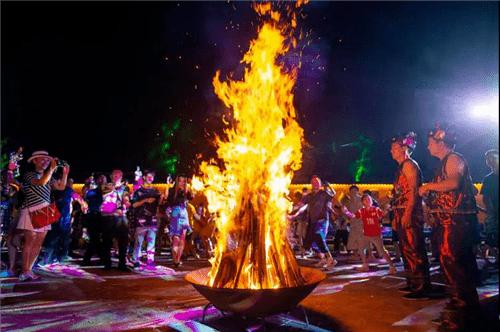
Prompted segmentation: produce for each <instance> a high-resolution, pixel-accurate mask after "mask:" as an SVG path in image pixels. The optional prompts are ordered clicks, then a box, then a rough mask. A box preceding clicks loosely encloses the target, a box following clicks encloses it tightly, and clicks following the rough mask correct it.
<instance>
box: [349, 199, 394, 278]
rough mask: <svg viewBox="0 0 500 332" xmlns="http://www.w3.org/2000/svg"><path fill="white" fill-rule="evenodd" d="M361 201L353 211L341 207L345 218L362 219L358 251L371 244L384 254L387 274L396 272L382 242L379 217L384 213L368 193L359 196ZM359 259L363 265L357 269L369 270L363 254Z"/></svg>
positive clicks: (381, 254) (380, 253) (379, 252)
mask: <svg viewBox="0 0 500 332" xmlns="http://www.w3.org/2000/svg"><path fill="white" fill-rule="evenodd" d="M361 202H362V204H363V208H361V209H360V210H358V211H356V212H355V213H351V212H349V210H347V208H346V207H345V206H344V207H343V212H344V214H345V215H346V217H347V218H351V219H352V218H354V217H356V218H358V219H361V220H363V241H361V242H359V243H358V245H359V249H358V250H359V251H360V252H363V250H364V249H365V247H366V246H367V245H368V247H369V248H371V246H372V245H373V246H374V247H375V249H376V250H377V253H378V254H379V255H380V256H384V258H385V260H386V262H387V264H389V274H396V273H397V270H396V268H395V267H394V264H393V263H392V261H391V258H390V257H389V253H388V252H387V250H386V249H385V247H384V243H383V242H382V231H381V224H380V219H381V218H382V216H383V215H384V212H383V211H382V210H381V209H380V208H379V207H377V206H373V200H372V197H371V196H370V195H369V194H363V196H361ZM361 261H362V263H363V265H361V267H359V268H358V271H362V272H367V271H369V270H370V267H369V266H368V264H367V262H366V257H365V255H361Z"/></svg>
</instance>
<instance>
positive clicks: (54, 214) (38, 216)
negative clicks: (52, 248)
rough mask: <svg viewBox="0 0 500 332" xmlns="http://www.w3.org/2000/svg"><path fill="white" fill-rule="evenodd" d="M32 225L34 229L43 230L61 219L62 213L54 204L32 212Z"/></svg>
mask: <svg viewBox="0 0 500 332" xmlns="http://www.w3.org/2000/svg"><path fill="white" fill-rule="evenodd" d="M30 217H31V224H32V225H33V228H42V227H45V226H47V225H50V224H53V223H55V222H56V221H58V220H59V218H61V213H60V212H59V210H58V209H57V207H56V204H55V203H52V204H50V205H48V206H46V207H43V208H41V209H39V210H36V211H30Z"/></svg>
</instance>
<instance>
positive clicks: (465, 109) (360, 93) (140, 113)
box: [0, 1, 499, 183]
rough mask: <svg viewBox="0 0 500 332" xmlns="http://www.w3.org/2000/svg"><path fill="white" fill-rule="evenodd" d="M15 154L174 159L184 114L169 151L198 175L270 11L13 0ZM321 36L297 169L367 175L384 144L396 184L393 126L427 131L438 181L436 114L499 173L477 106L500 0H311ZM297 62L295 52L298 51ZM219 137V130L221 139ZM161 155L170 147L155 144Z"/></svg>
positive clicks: (8, 15) (307, 65) (7, 75)
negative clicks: (364, 165) (223, 89)
mask: <svg viewBox="0 0 500 332" xmlns="http://www.w3.org/2000/svg"><path fill="white" fill-rule="evenodd" d="M0 5H1V107H2V109H1V121H2V124H1V129H2V133H1V136H2V139H4V138H9V140H8V142H7V144H6V145H5V146H4V147H2V150H3V151H2V152H5V151H7V150H8V151H13V150H15V149H17V147H18V146H20V145H22V146H24V147H25V152H24V156H25V158H24V161H23V163H22V167H25V166H26V164H25V161H26V160H27V159H28V157H29V155H30V154H31V152H32V151H35V150H47V151H49V153H50V154H51V155H53V156H57V157H59V158H61V159H64V160H67V161H68V162H69V163H70V164H71V174H70V175H71V176H72V177H74V178H75V180H76V181H77V182H82V181H83V180H84V179H85V178H86V177H88V176H89V175H90V174H91V173H92V172H104V173H108V172H110V171H111V170H112V169H114V168H119V169H122V170H123V171H124V172H125V173H126V174H127V175H128V176H131V175H132V173H133V171H134V170H135V168H136V166H138V165H139V166H141V167H143V168H156V169H157V171H158V176H157V179H156V182H164V181H165V178H166V173H167V172H166V171H165V170H164V169H161V167H158V160H155V158H156V159H157V158H158V157H155V155H154V154H153V152H154V151H155V150H157V149H158V146H159V145H160V144H162V143H163V142H164V141H165V134H164V131H162V129H161V127H162V125H163V126H166V127H169V126H171V124H172V123H173V122H174V121H175V120H176V119H180V127H179V129H178V130H176V131H175V132H174V133H173V136H170V137H171V138H170V141H169V142H170V146H169V147H168V149H166V150H165V151H164V155H169V156H174V155H177V156H178V157H179V161H178V162H177V165H176V166H177V169H178V170H179V171H182V172H186V173H188V174H189V175H191V174H192V173H193V170H194V168H195V167H196V164H195V160H196V158H195V155H196V154H198V153H202V154H203V156H204V158H207V157H209V156H212V155H213V153H214V148H213V147H212V146H210V144H209V139H210V137H211V136H213V135H212V134H213V133H214V132H220V119H221V117H222V114H224V113H227V112H228V111H227V110H226V109H225V107H224V106H223V105H222V103H221V102H219V101H218V100H217V98H216V96H215V94H214V92H213V87H212V79H213V77H214V75H215V71H216V70H217V69H220V70H221V71H222V74H223V77H225V76H226V75H229V74H230V73H231V72H235V76H237V74H238V73H241V72H242V68H243V67H242V65H241V64H240V63H239V61H240V60H241V57H242V56H243V54H244V53H245V52H246V50H247V49H248V45H249V42H250V40H251V39H252V38H255V36H256V33H257V26H258V24H259V20H258V18H257V15H256V14H255V12H254V11H253V10H252V9H251V3H250V2H232V1H231V2H226V1H224V2H30V3H28V2H5V1H2V2H1V4H0ZM298 24H299V27H300V28H301V29H302V31H304V32H307V33H308V37H307V41H309V42H310V44H309V45H306V44H304V45H303V46H304V49H303V54H302V63H303V65H302V67H301V69H300V70H299V77H298V80H297V83H296V88H295V105H296V108H297V112H298V114H299V123H300V124H301V126H302V127H303V128H304V129H305V138H306V140H307V142H308V143H309V145H310V147H308V148H305V149H304V166H303V169H302V170H300V171H299V172H297V174H296V177H295V179H294V182H296V183H304V182H307V181H308V180H309V177H310V176H311V175H312V174H318V175H320V176H321V177H322V178H323V179H325V180H328V181H330V182H335V183H352V182H354V178H353V176H352V174H350V172H349V166H350V165H351V164H352V163H353V162H354V161H355V160H356V158H358V156H359V152H360V151H359V149H358V148H356V147H352V146H351V147H344V148H340V146H341V145H343V144H346V143H350V142H355V141H357V140H358V138H359V136H360V135H364V136H365V137H366V138H369V139H370V140H371V141H372V142H373V146H372V148H371V149H370V153H369V156H370V157H371V166H372V169H371V173H370V174H368V175H366V176H364V177H363V178H362V179H361V181H362V182H368V183H387V182H392V180H393V173H394V171H395V169H396V166H397V165H396V163H395V162H394V161H393V160H392V159H391V156H390V153H389V148H390V147H389V144H388V142H387V140H388V139H390V138H391V136H392V135H393V134H395V133H403V132H406V131H409V130H412V131H415V132H416V133H417V134H419V136H420V140H419V143H418V145H417V150H416V151H415V153H414V158H415V159H416V160H417V161H418V162H419V164H420V166H421V168H422V170H423V172H424V180H426V181H427V180H429V179H430V176H431V175H432V172H433V168H434V167H435V165H436V160H435V159H434V158H432V157H430V156H429V154H428V152H427V150H426V146H427V144H426V133H427V131H428V130H429V129H430V128H431V127H433V125H434V123H435V122H437V121H444V120H446V121H448V122H451V123H453V124H454V125H455V126H456V127H457V128H458V129H459V134H460V137H461V141H460V142H459V144H458V145H457V151H458V152H460V153H462V154H464V156H465V157H466V158H467V159H468V161H469V164H470V167H471V169H472V175H473V180H474V181H475V182H480V181H482V178H483V177H484V176H485V175H486V174H487V173H488V172H489V168H488V167H487V166H486V165H485V164H484V152H485V151H486V150H488V149H491V148H498V120H496V122H495V121H492V120H488V119H481V118H477V117H476V118H475V117H473V116H472V115H471V111H472V109H473V107H474V105H476V104H478V103H482V102H484V101H488V100H491V98H493V99H494V98H495V97H496V102H497V105H498V47H499V44H498V2H356V1H355V2H311V3H309V4H307V5H306V6H305V7H304V9H303V12H302V17H301V18H300V19H299V22H298ZM284 60H285V62H287V63H296V62H297V61H298V57H297V55H296V54H292V53H291V54H289V55H287V56H286V57H285V59H284ZM209 135H210V136H209ZM156 156H158V155H156Z"/></svg>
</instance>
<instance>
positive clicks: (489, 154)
mask: <svg viewBox="0 0 500 332" xmlns="http://www.w3.org/2000/svg"><path fill="white" fill-rule="evenodd" d="M484 155H485V157H486V165H488V166H489V167H490V168H491V173H490V174H488V175H486V177H485V178H484V180H483V186H482V187H481V195H482V197H483V203H484V205H485V206H486V214H487V216H486V221H485V225H484V230H485V235H486V244H487V245H488V247H489V251H490V255H491V254H493V256H494V257H495V262H494V263H493V266H498V150H496V149H493V150H488V151H486V153H485V154H484ZM486 264H487V267H489V266H490V265H491V264H490V262H489V261H488V260H486Z"/></svg>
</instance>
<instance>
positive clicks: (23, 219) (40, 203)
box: [17, 151, 69, 281]
mask: <svg viewBox="0 0 500 332" xmlns="http://www.w3.org/2000/svg"><path fill="white" fill-rule="evenodd" d="M31 162H32V163H33V166H34V170H33V171H29V172H26V174H24V178H23V184H22V190H23V193H24V195H25V200H24V203H23V204H22V206H21V209H20V211H19V222H18V224H17V229H21V230H23V231H24V239H25V244H24V248H23V252H22V258H21V259H22V263H21V265H22V271H21V274H20V275H19V281H27V280H36V279H38V276H37V275H36V274H35V273H33V271H32V268H33V265H34V263H35V260H36V258H37V257H38V254H39V253H40V249H41V247H42V244H43V241H44V239H45V236H46V235H47V231H49V230H50V229H51V225H47V226H44V227H40V228H34V227H33V224H32V223H31V216H30V215H31V213H32V212H34V211H36V210H39V209H42V208H44V207H46V206H49V205H50V204H51V194H52V191H53V190H64V188H65V187H66V181H67V180H68V173H69V165H68V164H66V165H65V166H64V167H63V176H62V180H61V181H60V182H56V180H55V179H54V178H53V177H52V175H53V173H54V171H55V170H56V169H57V166H58V159H57V158H53V157H51V156H49V153H48V152H46V151H35V152H33V154H32V155H31V157H30V158H29V159H28V163H31Z"/></svg>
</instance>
